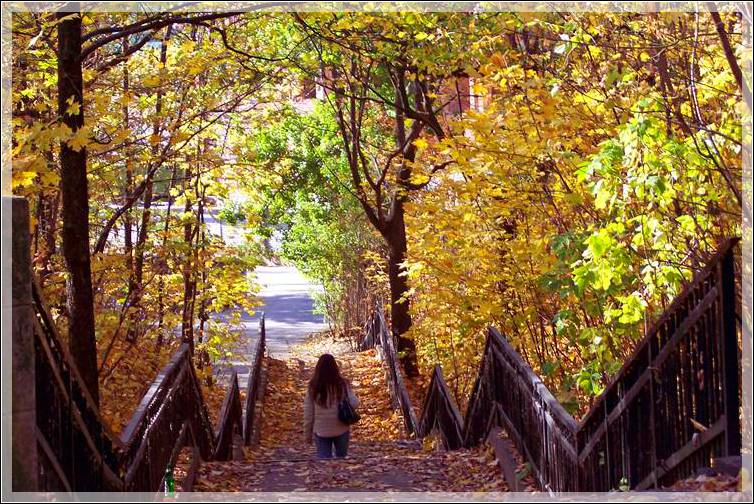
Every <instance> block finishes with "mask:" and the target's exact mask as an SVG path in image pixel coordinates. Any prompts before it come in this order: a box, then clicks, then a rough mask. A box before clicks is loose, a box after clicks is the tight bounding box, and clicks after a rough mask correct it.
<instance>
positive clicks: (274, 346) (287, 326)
mask: <svg viewBox="0 0 754 504" xmlns="http://www.w3.org/2000/svg"><path fill="white" fill-rule="evenodd" d="M255 274H256V276H257V282H258V283H259V284H260V285H261V286H262V290H261V291H260V293H259V297H260V298H261V299H262V302H263V303H264V305H263V306H261V307H260V308H259V309H258V310H257V312H256V313H255V314H254V316H253V317H251V316H249V315H248V314H245V313H244V314H243V315H242V317H241V325H242V326H243V331H244V334H243V336H242V338H241V341H240V343H239V346H238V347H237V348H236V359H235V360H233V361H230V362H229V363H228V365H227V366H222V367H221V368H220V369H219V370H218V372H219V374H220V376H229V375H230V372H231V370H233V369H235V370H236V372H237V373H238V381H239V386H240V387H241V388H242V389H243V388H245V387H246V384H247V382H248V378H249V369H250V368H249V363H250V362H251V356H252V354H253V348H254V345H255V344H256V341H257V338H258V337H259V318H260V316H261V313H262V312H264V314H265V317H264V318H265V330H266V335H267V353H268V355H270V356H273V357H276V358H286V357H288V355H289V350H290V347H291V346H292V345H295V344H296V343H300V342H302V341H304V340H305V339H306V336H307V335H309V334H311V333H314V332H319V331H323V330H325V329H327V324H325V322H324V319H323V317H322V315H315V314H314V312H313V310H314V300H313V299H312V295H313V294H314V293H315V292H317V291H319V290H321V287H320V286H317V285H315V284H313V283H311V282H310V281H309V280H307V279H306V278H304V276H303V275H302V274H301V272H299V271H298V270H297V269H296V268H295V267H292V266H260V267H258V268H257V269H256V270H255Z"/></svg>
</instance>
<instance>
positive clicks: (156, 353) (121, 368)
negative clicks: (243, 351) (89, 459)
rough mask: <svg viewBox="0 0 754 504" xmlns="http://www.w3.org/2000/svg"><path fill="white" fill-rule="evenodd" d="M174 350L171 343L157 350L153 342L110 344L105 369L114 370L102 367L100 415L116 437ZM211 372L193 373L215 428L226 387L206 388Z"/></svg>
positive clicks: (198, 371) (175, 349) (206, 370)
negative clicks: (110, 349)
mask: <svg viewBox="0 0 754 504" xmlns="http://www.w3.org/2000/svg"><path fill="white" fill-rule="evenodd" d="M178 347H179V344H178V342H172V343H171V344H169V345H165V346H163V347H161V348H157V347H156V345H155V344H154V342H153V341H152V340H148V339H144V340H140V341H138V342H137V343H135V344H129V343H127V342H123V341H116V342H114V344H113V349H112V352H111V357H110V359H108V366H113V365H114V368H113V369H110V368H109V367H107V366H106V367H105V369H104V372H103V373H102V376H101V377H100V412H101V414H102V417H103V419H104V420H105V422H106V423H107V425H108V427H109V428H110V430H111V431H112V432H113V433H114V434H116V435H120V433H121V432H122V431H123V429H124V428H125V427H126V425H127V424H128V422H129V421H130V420H131V417H132V416H133V414H134V412H135V411H136V408H137V407H138V406H139V403H141V400H142V398H143V397H144V394H146V393H147V391H148V390H149V387H150V386H151V385H152V382H153V381H154V379H155V378H157V375H158V374H159V372H160V370H162V369H163V368H164V367H165V366H166V365H167V363H168V362H170V358H171V357H172V356H173V355H174V353H175V352H177V351H178ZM211 372H212V369H211V368H209V367H206V368H205V369H204V370H203V371H201V370H197V374H198V376H199V381H200V383H201V386H202V394H203V396H204V400H205V402H206V403H207V409H208V411H209V414H210V418H211V419H212V423H213V424H215V425H216V423H217V418H218V416H219V414H220V408H221V406H222V402H223V400H224V399H225V394H226V388H225V387H223V386H221V385H218V384H215V385H212V386H209V385H207V381H206V380H205V377H206V376H207V375H208V374H211Z"/></svg>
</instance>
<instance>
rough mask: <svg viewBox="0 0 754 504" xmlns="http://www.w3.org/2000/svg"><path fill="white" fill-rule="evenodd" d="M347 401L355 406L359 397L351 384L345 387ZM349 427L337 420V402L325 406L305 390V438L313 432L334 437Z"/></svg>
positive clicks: (320, 435)
mask: <svg viewBox="0 0 754 504" xmlns="http://www.w3.org/2000/svg"><path fill="white" fill-rule="evenodd" d="M347 390H348V402H350V403H351V406H353V407H354V408H356V407H357V406H358V405H359V399H358V397H356V394H354V392H353V389H352V388H351V385H350V384H349V385H348V387H347ZM349 429H350V427H349V426H348V425H346V424H344V423H343V422H341V421H340V420H338V404H337V403H334V404H331V405H329V407H327V408H323V407H322V406H320V405H319V404H317V403H316V402H315V401H314V399H313V398H312V396H311V394H310V393H309V392H308V391H307V392H306V399H305V400H304V436H306V437H307V438H308V437H310V436H311V435H312V433H313V434H316V435H317V436H319V437H335V436H340V435H341V434H343V433H345V432H347V431H348V430H349Z"/></svg>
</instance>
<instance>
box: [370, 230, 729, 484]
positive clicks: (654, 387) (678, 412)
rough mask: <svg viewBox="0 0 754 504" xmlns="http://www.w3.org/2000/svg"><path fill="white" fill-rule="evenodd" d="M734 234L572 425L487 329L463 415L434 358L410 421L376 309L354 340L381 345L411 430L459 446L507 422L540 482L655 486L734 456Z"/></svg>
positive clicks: (499, 337) (503, 342)
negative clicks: (420, 404)
mask: <svg viewBox="0 0 754 504" xmlns="http://www.w3.org/2000/svg"><path fill="white" fill-rule="evenodd" d="M738 241H739V240H738V239H730V240H727V241H726V242H725V243H723V244H722V245H721V246H720V248H719V249H718V251H717V253H716V254H715V255H714V256H713V257H712V259H711V260H710V261H709V263H708V266H707V267H706V268H705V269H704V270H703V271H701V272H699V273H698V274H696V275H695V276H694V278H693V280H692V281H691V283H690V284H689V285H688V287H687V288H686V289H684V291H683V292H682V293H681V294H680V295H679V296H677V297H676V299H675V301H674V302H673V303H672V304H671V305H670V306H669V307H668V309H667V310H666V311H665V312H664V314H663V315H662V316H661V317H660V318H659V320H658V321H657V322H655V323H654V324H653V325H652V326H651V328H650V329H649V330H648V331H647V333H646V336H645V337H644V339H643V340H642V342H641V343H640V344H639V345H638V347H637V349H636V351H635V352H634V354H633V355H632V357H631V358H630V359H628V361H627V362H626V363H625V365H624V366H623V368H622V369H621V371H620V372H619V373H618V374H617V376H616V377H615V378H614V379H613V380H612V382H611V384H610V385H609V386H608V387H607V389H606V390H605V391H604V392H603V393H602V395H601V396H600V397H599V398H598V399H597V401H596V402H595V404H594V405H593V406H592V408H591V409H590V411H589V412H588V413H587V414H586V416H585V417H584V418H583V420H582V421H581V422H580V423H579V422H576V420H574V418H573V417H572V416H571V415H569V414H568V413H567V412H566V411H565V409H564V408H563V407H562V405H561V404H560V403H559V402H558V401H557V399H555V397H554V396H553V395H552V393H550V391H549V390H548V389H547V387H546V386H545V385H544V383H543V382H542V380H541V379H540V378H539V377H538V376H537V375H536V374H535V373H534V371H533V370H532V369H531V367H530V366H529V365H528V364H527V363H526V361H524V359H522V358H521V356H520V355H519V354H518V352H516V350H515V349H514V348H513V347H512V346H511V345H510V344H509V343H508V342H507V341H506V339H505V338H504V337H503V336H502V334H500V333H499V332H498V331H497V330H496V329H494V328H492V327H491V328H489V330H488V334H487V341H486V344H485V350H484V354H483V356H482V361H481V364H480V368H479V372H478V375H477V378H476V382H475V385H474V388H473V390H472V394H471V396H470V399H469V403H468V408H467V411H466V415H465V417H461V415H460V413H459V411H458V407H457V406H456V404H455V401H454V400H453V397H452V395H451V393H450V391H449V390H448V387H447V384H446V383H445V380H444V379H443V376H442V370H441V369H440V367H439V366H438V367H436V368H435V369H434V372H433V374H432V379H431V381H430V384H429V386H428V388H427V391H426V395H425V399H424V404H423V408H422V413H421V416H420V420H419V421H418V422H417V421H416V420H415V415H414V413H413V408H412V406H411V404H405V402H406V400H407V399H403V400H402V401H403V402H401V398H408V392H407V390H406V387H405V384H403V381H402V378H401V372H400V366H399V365H398V361H397V358H396V354H395V349H394V346H393V344H392V337H391V336H390V331H389V329H388V328H387V326H386V324H385V322H384V316H382V313H381V310H380V309H378V310H376V314H375V316H374V317H373V318H372V319H371V320H370V322H369V323H368V324H367V327H366V332H365V337H364V340H363V342H362V345H361V347H362V349H363V348H368V347H369V346H371V345H379V346H380V347H382V350H381V352H382V354H383V357H384V362H385V365H386V367H387V376H388V385H389V386H390V388H391V392H393V393H394V394H396V395H397V397H398V399H399V401H398V403H399V406H400V409H401V412H402V413H403V416H404V422H405V423H406V425H407V431H409V432H411V433H415V434H416V435H417V436H418V437H425V436H428V435H430V434H432V433H433V432H434V433H436V434H437V435H438V436H439V437H440V439H441V441H442V443H443V445H444V446H445V447H446V448H448V449H456V448H460V447H463V446H466V447H468V446H473V445H476V444H478V443H480V442H483V441H484V440H485V439H486V438H487V435H488V433H489V432H490V429H491V428H493V427H503V428H504V429H506V431H507V433H508V435H509V436H510V438H511V439H512V441H513V442H514V443H515V445H516V447H517V449H518V450H519V451H520V453H521V454H522V455H523V456H524V457H525V458H526V460H527V461H528V462H529V464H530V465H531V468H532V471H533V473H534V476H535V478H536V479H537V481H538V482H539V485H540V487H541V488H543V489H545V490H548V491H552V492H563V491H610V490H615V489H618V488H620V487H624V486H628V487H630V488H633V489H637V490H641V489H647V488H650V487H657V486H662V485H665V484H668V483H672V482H673V481H675V480H677V479H679V478H682V477H684V476H688V475H690V474H692V473H693V472H694V471H695V470H696V469H698V468H699V467H701V466H706V465H708V464H709V462H710V460H711V459H712V458H714V457H718V456H729V455H739V454H740V450H741V433H740V430H741V429H740V417H739V405H740V393H741V392H740V390H741V386H740V366H739V362H740V358H739V345H738V330H739V329H738V326H739V324H740V315H738V314H737V307H738V305H739V304H740V296H738V295H737V293H736V276H737V272H736V267H737V265H736V259H735V258H736V247H737V244H738ZM396 377H397V378H396ZM409 402H410V401H409Z"/></svg>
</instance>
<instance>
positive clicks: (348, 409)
mask: <svg viewBox="0 0 754 504" xmlns="http://www.w3.org/2000/svg"><path fill="white" fill-rule="evenodd" d="M359 419H361V415H359V414H358V413H356V410H355V409H354V408H353V406H352V405H351V401H349V400H348V388H347V387H346V390H345V397H343V399H342V400H341V401H340V402H339V403H338V420H340V421H341V422H343V423H344V424H346V425H353V424H355V423H356V422H358V421H359Z"/></svg>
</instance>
